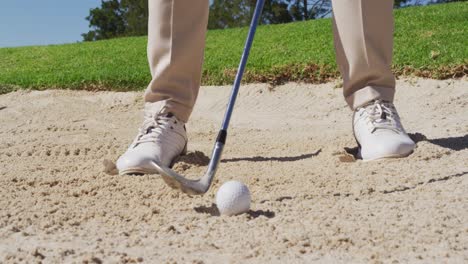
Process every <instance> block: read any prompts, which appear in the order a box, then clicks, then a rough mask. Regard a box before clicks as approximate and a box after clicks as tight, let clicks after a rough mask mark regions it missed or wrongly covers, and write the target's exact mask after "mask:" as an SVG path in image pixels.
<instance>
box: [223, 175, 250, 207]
mask: <svg viewBox="0 0 468 264" xmlns="http://www.w3.org/2000/svg"><path fill="white" fill-rule="evenodd" d="M216 206H217V207H218V210H219V212H220V213H221V214H222V215H236V214H241V213H245V212H247V211H248V210H249V208H250V191H249V188H248V187H247V186H246V185H245V184H243V183H242V182H239V181H228V182H226V183H224V184H223V185H222V186H221V188H219V190H218V192H217V193H216Z"/></svg>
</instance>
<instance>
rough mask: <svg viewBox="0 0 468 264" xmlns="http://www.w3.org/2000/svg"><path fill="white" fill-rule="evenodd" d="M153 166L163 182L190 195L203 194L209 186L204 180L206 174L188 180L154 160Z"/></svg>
mask: <svg viewBox="0 0 468 264" xmlns="http://www.w3.org/2000/svg"><path fill="white" fill-rule="evenodd" d="M153 166H154V168H155V169H156V170H157V171H158V172H159V174H160V175H161V177H162V178H163V180H164V182H166V184H167V185H169V187H171V188H173V189H177V190H181V191H182V192H184V193H186V194H190V195H203V194H205V193H206V192H207V191H208V189H209V188H210V183H208V184H207V183H206V182H205V181H204V179H206V177H205V176H206V175H205V176H203V177H202V178H201V179H200V180H189V179H187V178H185V177H184V176H182V175H180V174H178V173H177V172H175V171H173V170H172V169H170V168H168V167H165V166H161V165H159V164H157V163H155V162H153Z"/></svg>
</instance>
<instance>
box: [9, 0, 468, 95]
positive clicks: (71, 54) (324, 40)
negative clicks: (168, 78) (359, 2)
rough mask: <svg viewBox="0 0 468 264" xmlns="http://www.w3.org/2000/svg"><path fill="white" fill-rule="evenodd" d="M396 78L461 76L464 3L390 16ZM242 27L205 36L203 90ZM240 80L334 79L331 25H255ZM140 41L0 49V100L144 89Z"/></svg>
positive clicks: (231, 61)
mask: <svg viewBox="0 0 468 264" xmlns="http://www.w3.org/2000/svg"><path fill="white" fill-rule="evenodd" d="M395 27H396V30H395V45H394V58H393V69H394V71H395V73H396V74H397V75H416V76H422V77H429V78H436V79H445V78H454V77H455V78H456V77H463V76H467V75H468V3H467V2H462V3H452V4H441V5H432V6H427V7H411V8H405V9H400V10H397V11H395ZM246 34H247V28H235V29H227V30H212V31H209V32H208V36H207V45H206V52H205V64H204V69H203V83H204V84H205V85H221V84H229V83H231V82H232V80H233V76H234V74H235V71H236V68H237V64H238V62H239V59H240V54H241V52H242V49H243V45H244V40H245V37H246ZM247 67H248V70H247V72H246V74H245V78H244V80H245V81H246V82H270V83H273V84H277V83H282V82H285V81H304V82H313V83H318V82H325V81H328V80H331V79H334V78H337V77H338V76H339V74H338V71H337V68H336V63H335V55H334V49H333V38H332V32H331V20H330V19H321V20H314V21H307V22H297V23H289V24H282V25H267V26H261V27H259V29H258V32H257V36H256V39H255V42H254V45H253V48H252V51H251V56H250V58H249V63H248V65H247ZM149 80H150V74H149V69H148V63H147V61H146V37H134V38H120V39H112V40H106V41H98V42H86V43H75V44H66V45H52V46H33V47H20V48H2V49H0V94H1V93H6V92H10V91H13V90H16V89H21V88H31V89H48V88H63V89H88V90H116V91H123V90H140V89H142V88H144V87H146V85H147V84H148V82H149Z"/></svg>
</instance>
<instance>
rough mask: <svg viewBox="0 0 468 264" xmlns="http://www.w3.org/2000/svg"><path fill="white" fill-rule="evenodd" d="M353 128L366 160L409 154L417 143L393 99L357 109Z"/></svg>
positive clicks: (361, 154) (363, 157)
mask: <svg viewBox="0 0 468 264" xmlns="http://www.w3.org/2000/svg"><path fill="white" fill-rule="evenodd" d="M353 130H354V136H355V138H356V141H357V142H358V144H359V147H360V148H359V153H360V156H361V157H362V159H363V160H377V159H384V158H399V157H406V156H408V155H409V154H411V152H413V150H414V148H415V146H416V144H415V143H414V142H413V141H412V140H411V138H410V137H409V136H408V134H406V132H405V130H404V128H403V126H402V125H401V122H400V117H399V116H398V113H397V111H396V109H395V106H394V105H393V103H390V102H386V101H381V100H375V101H373V102H371V103H369V104H367V105H364V106H362V107H360V108H358V109H356V111H355V112H354V117H353Z"/></svg>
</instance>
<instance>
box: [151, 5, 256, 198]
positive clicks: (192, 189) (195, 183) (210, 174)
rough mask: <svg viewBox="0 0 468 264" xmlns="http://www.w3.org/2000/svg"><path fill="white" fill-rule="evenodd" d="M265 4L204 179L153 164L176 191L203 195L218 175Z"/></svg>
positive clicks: (249, 40) (251, 30)
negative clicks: (233, 113) (185, 175)
mask: <svg viewBox="0 0 468 264" xmlns="http://www.w3.org/2000/svg"><path fill="white" fill-rule="evenodd" d="M263 4H264V0H258V1H257V4H256V5H255V11H254V15H253V18H252V21H251V23H250V28H249V33H248V35H247V40H246V42H245V47H244V52H243V53H242V57H241V60H240V64H239V68H238V70H237V74H236V78H235V80H234V85H233V88H232V91H231V96H230V98H229V102H228V105H227V109H226V113H225V115H224V119H223V123H222V125H221V129H220V131H219V134H218V137H217V139H216V143H215V145H214V148H213V152H212V154H211V159H210V163H209V164H208V169H207V171H206V173H205V175H203V177H201V178H200V179H198V180H190V179H187V178H185V177H184V176H182V175H180V174H178V173H177V172H175V171H173V170H172V169H170V168H168V167H166V166H161V165H159V164H157V163H155V162H152V164H153V165H154V167H155V168H156V170H157V171H158V172H159V173H160V174H161V176H162V178H163V179H164V181H165V182H166V184H167V185H169V186H170V187H172V188H174V189H179V190H181V191H182V192H184V193H187V194H193V195H202V194H204V193H206V192H207V191H208V189H209V188H210V186H211V183H212V181H213V178H214V176H215V174H216V170H217V169H218V165H219V162H220V160H221V155H222V152H223V148H224V144H225V143H226V137H227V129H228V127H229V122H230V120H231V115H232V111H233V109H234V104H235V102H236V98H237V94H238V92H239V87H240V83H241V80H242V75H243V74H244V69H245V65H246V63H247V59H248V57H249V53H250V48H251V46H252V42H253V39H254V35H255V31H256V29H257V25H258V21H259V20H260V16H261V13H262V9H263Z"/></svg>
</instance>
